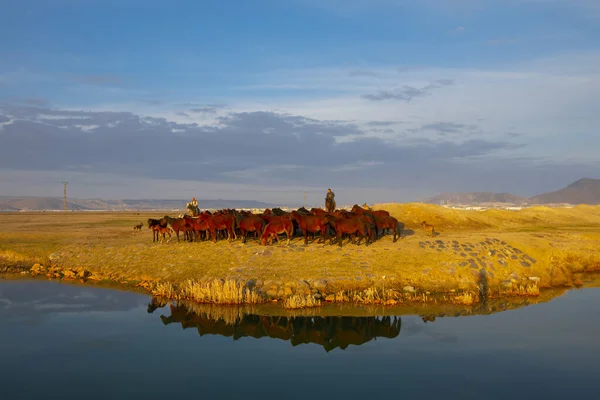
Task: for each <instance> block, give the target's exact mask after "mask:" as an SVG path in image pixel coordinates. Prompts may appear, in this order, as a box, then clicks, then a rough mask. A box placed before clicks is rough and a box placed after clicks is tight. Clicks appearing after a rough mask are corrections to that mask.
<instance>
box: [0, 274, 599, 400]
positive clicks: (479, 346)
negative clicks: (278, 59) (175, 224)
mask: <svg viewBox="0 0 600 400" xmlns="http://www.w3.org/2000/svg"><path fill="white" fill-rule="evenodd" d="M149 302H150V298H149V297H148V296H145V295H141V294H136V293H127V292H120V291H114V290H108V289H100V288H93V287H86V286H71V285H64V284H59V283H55V282H44V281H0V396H1V398H2V399H28V398H57V399H58V398H63V399H64V398H81V399H83V398H86V399H88V398H111V399H113V398H145V399H148V398H170V397H175V396H180V395H185V396H190V398H206V399H213V398H242V397H244V398H261V399H265V398H281V399H292V398H294V399H295V398H299V399H309V398H319V399H326V398H327V399H329V398H344V399H355V398H361V399H379V398H386V399H388V398H390V399H391V398H394V399H398V398H432V397H434V396H439V397H440V398H441V397H442V396H443V397H445V398H460V399H468V398H478V399H495V398H498V399H500V398H502V399H505V398H524V399H525V398H527V399H532V398H543V399H551V398H590V399H591V398H593V399H597V398H600V385H599V382H600V378H599V376H600V375H599V374H600V306H599V304H600V289H585V290H579V291H571V292H568V293H567V294H566V295H564V296H562V297H560V298H557V299H555V300H553V301H551V302H548V303H543V304H538V305H533V306H529V307H525V308H521V309H517V310H511V311H506V312H501V313H496V314H493V315H485V316H470V317H460V318H450V317H448V318H437V319H436V320H435V322H433V323H431V322H430V323H424V322H423V321H422V320H421V318H420V317H418V316H397V317H385V318H384V317H370V318H369V317H362V318H358V317H355V318H348V317H344V318H342V317H327V318H299V317H298V318H273V317H260V316H257V315H247V316H245V317H243V318H241V319H237V322H235V323H234V321H235V316H227V315H221V316H220V318H221V319H219V318H215V317H214V316H212V317H211V316H210V315H207V314H197V313H195V312H193V311H192V310H189V309H185V308H182V307H175V306H174V307H171V306H169V305H167V306H166V307H160V308H156V309H155V310H153V309H152V308H149V306H148V303H149ZM150 311H152V312H151V313H150ZM196 311H197V310H196ZM232 314H235V313H232ZM183 328H186V329H183Z"/></svg>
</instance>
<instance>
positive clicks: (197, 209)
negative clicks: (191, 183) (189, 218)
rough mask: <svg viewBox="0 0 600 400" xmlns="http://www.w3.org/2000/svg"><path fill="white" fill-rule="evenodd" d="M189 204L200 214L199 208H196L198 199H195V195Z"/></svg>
mask: <svg viewBox="0 0 600 400" xmlns="http://www.w3.org/2000/svg"><path fill="white" fill-rule="evenodd" d="M190 205H191V206H192V207H193V208H194V211H195V212H196V215H198V214H200V208H198V200H196V198H195V197H192V201H191V202H190Z"/></svg>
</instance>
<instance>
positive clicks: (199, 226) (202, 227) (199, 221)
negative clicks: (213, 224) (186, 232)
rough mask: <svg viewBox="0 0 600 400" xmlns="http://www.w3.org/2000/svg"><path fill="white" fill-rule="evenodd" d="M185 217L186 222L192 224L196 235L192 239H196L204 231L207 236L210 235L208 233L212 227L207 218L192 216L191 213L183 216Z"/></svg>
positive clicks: (191, 226) (192, 229)
mask: <svg viewBox="0 0 600 400" xmlns="http://www.w3.org/2000/svg"><path fill="white" fill-rule="evenodd" d="M183 219H185V222H187V224H188V225H189V226H190V228H191V231H192V232H193V234H194V237H193V239H192V240H196V239H198V237H200V235H201V232H204V234H205V236H208V233H209V232H210V227H209V226H208V221H207V220H206V217H205V218H200V217H198V218H193V217H190V216H189V215H185V216H184V217H183Z"/></svg>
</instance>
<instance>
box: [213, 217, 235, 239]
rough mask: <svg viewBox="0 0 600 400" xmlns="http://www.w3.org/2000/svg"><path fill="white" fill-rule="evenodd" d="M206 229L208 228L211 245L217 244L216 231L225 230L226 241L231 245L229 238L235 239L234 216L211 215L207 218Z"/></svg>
mask: <svg viewBox="0 0 600 400" xmlns="http://www.w3.org/2000/svg"><path fill="white" fill-rule="evenodd" d="M208 227H209V228H210V237H211V239H212V241H213V243H216V242H217V230H223V229H224V230H227V241H228V242H230V243H231V238H233V239H237V235H236V234H235V216H234V215H227V214H218V215H212V216H211V217H210V218H208Z"/></svg>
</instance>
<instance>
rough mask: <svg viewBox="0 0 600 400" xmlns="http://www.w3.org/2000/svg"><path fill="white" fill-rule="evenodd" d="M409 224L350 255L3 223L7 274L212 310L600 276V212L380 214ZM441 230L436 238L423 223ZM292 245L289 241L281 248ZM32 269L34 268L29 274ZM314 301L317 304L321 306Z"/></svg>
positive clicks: (491, 292)
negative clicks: (139, 292) (136, 289)
mask: <svg viewBox="0 0 600 400" xmlns="http://www.w3.org/2000/svg"><path fill="white" fill-rule="evenodd" d="M375 208H376V209H386V210H388V211H390V213H391V214H392V215H393V216H395V217H396V218H398V219H399V220H400V221H402V222H404V223H405V225H406V227H405V235H406V236H405V237H404V238H403V239H402V240H399V241H398V242H396V243H392V239H391V237H390V236H385V237H383V238H381V239H380V240H378V241H377V242H375V243H374V244H372V245H370V246H364V244H361V245H360V246H356V245H352V244H349V243H348V242H345V243H344V246H343V247H342V248H339V247H338V246H330V245H329V244H325V245H323V244H317V243H309V245H308V246H305V245H304V243H303V241H302V240H301V239H300V238H296V239H294V240H293V241H292V243H291V244H290V245H289V246H285V245H283V244H282V245H273V246H261V245H259V243H258V242H257V241H256V240H249V241H248V243H247V244H242V243H241V240H239V239H238V240H237V241H234V242H232V243H231V244H229V243H227V241H220V242H218V243H216V244H212V243H208V242H196V243H188V242H183V241H182V242H179V243H178V242H177V240H176V239H175V238H174V240H173V241H171V242H170V243H153V242H152V234H151V232H150V231H149V230H148V229H147V227H146V226H144V228H143V230H142V232H141V233H138V234H134V233H133V225H135V224H137V223H140V222H144V221H146V220H147V219H148V218H149V217H157V216H162V215H164V213H158V214H157V213H139V214H138V213H134V212H129V213H126V212H118V213H117V212H115V213H112V212H68V213H48V212H45V213H44V212H30V213H3V214H0V267H1V268H0V271H5V272H6V271H13V272H14V271H29V272H28V273H32V274H33V275H35V274H47V275H48V276H49V277H53V278H67V279H82V280H93V281H105V280H108V281H114V282H118V283H121V284H124V285H131V286H141V287H143V288H145V289H146V290H148V291H150V292H152V293H155V294H157V295H164V296H167V297H170V298H187V299H192V300H196V301H201V302H213V303H260V302H264V301H268V300H274V299H277V300H280V301H283V302H284V304H285V306H286V307H288V308H300V307H305V306H313V305H317V304H319V301H321V300H327V301H352V300H353V301H356V302H361V303H384V304H389V305H395V304H397V303H414V302H424V303H432V302H448V303H460V304H472V303H479V302H481V300H482V298H484V299H487V298H490V299H491V298H498V297H502V296H510V295H533V296H536V295H538V294H539V289H540V288H541V289H543V288H549V287H570V286H579V285H582V284H583V283H584V282H585V280H586V272H590V271H597V270H600V250H598V249H600V206H577V207H574V208H548V207H534V208H529V209H525V210H521V211H499V210H490V211H484V212H478V211H462V210H460V211H459V210H451V209H446V208H443V207H439V206H434V205H426V204H379V205H376V206H375ZM423 220H425V221H427V222H428V223H430V224H433V225H434V226H435V230H436V232H438V233H437V235H436V236H435V237H433V238H432V237H428V236H426V235H425V232H424V231H423V229H422V228H421V227H420V222H421V221H423ZM282 242H283V243H285V241H282ZM34 264H40V265H39V266H37V265H36V266H35V268H33V270H32V269H31V267H32V266H33V265H34ZM315 294H316V298H315Z"/></svg>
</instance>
